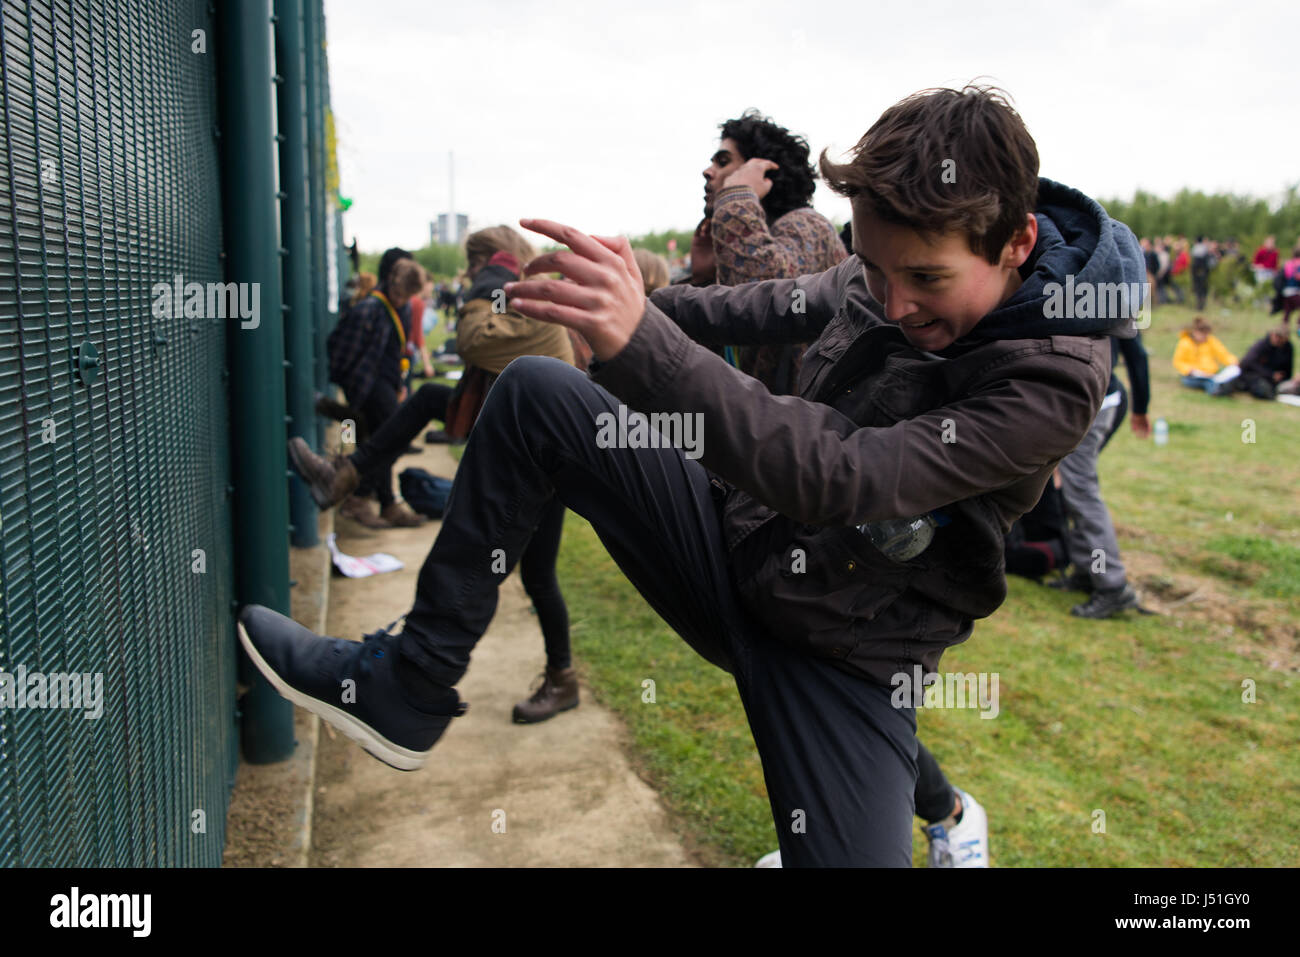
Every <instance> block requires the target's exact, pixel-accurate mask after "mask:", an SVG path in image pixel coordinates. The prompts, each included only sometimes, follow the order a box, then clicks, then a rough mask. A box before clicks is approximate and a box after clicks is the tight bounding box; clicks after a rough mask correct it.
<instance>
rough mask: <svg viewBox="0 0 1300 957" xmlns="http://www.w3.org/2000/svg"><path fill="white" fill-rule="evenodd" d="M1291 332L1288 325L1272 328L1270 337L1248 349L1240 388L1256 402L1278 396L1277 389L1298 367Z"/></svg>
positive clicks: (1238, 386)
mask: <svg viewBox="0 0 1300 957" xmlns="http://www.w3.org/2000/svg"><path fill="white" fill-rule="evenodd" d="M1289 332H1290V330H1289V329H1288V328H1287V327H1286V326H1278V327H1276V328H1275V329H1270V330H1269V332H1268V335H1266V336H1264V338H1262V339H1260V340H1259V341H1258V342H1256V343H1255V344H1254V345H1253V346H1251V347H1250V348H1249V349H1247V350H1246V355H1245V356H1244V357H1242V360H1241V375H1240V376H1239V377H1238V378H1237V380H1236V385H1237V388H1239V389H1241V390H1242V391H1244V392H1249V393H1250V394H1251V395H1253V396H1254V397H1255V398H1257V399H1272V398H1274V397H1275V396H1276V395H1277V390H1278V386H1280V385H1281V384H1282V383H1284V382H1286V381H1287V380H1289V379H1290V378H1291V373H1292V372H1293V371H1294V367H1295V357H1294V354H1293V353H1292V350H1291V339H1290V335H1289Z"/></svg>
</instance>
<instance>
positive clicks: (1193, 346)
mask: <svg viewBox="0 0 1300 957" xmlns="http://www.w3.org/2000/svg"><path fill="white" fill-rule="evenodd" d="M1174 368H1175V369H1177V370H1178V374H1179V375H1180V376H1182V377H1183V378H1182V383H1183V385H1185V386H1187V387H1188V388H1189V389H1203V390H1205V392H1206V393H1208V394H1209V395H1219V396H1222V395H1232V393H1233V391H1234V387H1233V384H1232V380H1233V379H1235V378H1236V377H1237V374H1238V373H1239V372H1240V371H1241V370H1240V369H1239V368H1238V367H1237V357H1236V356H1234V355H1233V354H1232V353H1231V352H1229V351H1228V348H1227V346H1225V345H1224V344H1223V343H1222V342H1220V341H1219V337H1218V336H1216V335H1214V330H1213V329H1212V327H1211V326H1210V324H1209V323H1208V322H1206V321H1205V317H1203V316H1197V317H1196V318H1195V319H1194V320H1192V324H1191V325H1190V326H1188V327H1187V328H1186V329H1184V330H1183V331H1182V332H1181V333H1180V334H1179V336H1178V345H1177V346H1175V347H1174Z"/></svg>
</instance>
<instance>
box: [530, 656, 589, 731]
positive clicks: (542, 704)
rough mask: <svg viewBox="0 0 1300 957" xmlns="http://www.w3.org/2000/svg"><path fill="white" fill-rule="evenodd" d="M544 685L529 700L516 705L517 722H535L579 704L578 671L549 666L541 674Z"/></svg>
mask: <svg viewBox="0 0 1300 957" xmlns="http://www.w3.org/2000/svg"><path fill="white" fill-rule="evenodd" d="M540 677H541V679H542V686H541V687H540V688H538V689H537V690H536V691H534V692H533V696H532V697H531V698H529V699H528V700H527V701H520V702H519V703H518V704H516V705H515V711H514V717H515V724H534V723H536V722H538V721H545V720H546V719H547V718H553V717H555V716H556V715H557V714H559V713H560V712H561V711H568V710H569V709H570V708H576V707H577V706H578V671H577V669H576V668H564V669H562V670H560V671H556V670H554V669H552V668H549V667H548V668H547V669H546V670H545V671H544V672H542V674H541V676H540Z"/></svg>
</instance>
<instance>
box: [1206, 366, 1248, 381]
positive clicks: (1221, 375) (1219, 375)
mask: <svg viewBox="0 0 1300 957" xmlns="http://www.w3.org/2000/svg"><path fill="white" fill-rule="evenodd" d="M1239 375H1241V366H1224V367H1223V368H1222V369H1220V370H1219V371H1218V372H1216V373H1215V374H1214V375H1213V376H1211V377H1210V378H1212V379H1213V380H1214V381H1215V382H1220V383H1222V382H1227V381H1229V380H1231V379H1235V378H1237V376H1239Z"/></svg>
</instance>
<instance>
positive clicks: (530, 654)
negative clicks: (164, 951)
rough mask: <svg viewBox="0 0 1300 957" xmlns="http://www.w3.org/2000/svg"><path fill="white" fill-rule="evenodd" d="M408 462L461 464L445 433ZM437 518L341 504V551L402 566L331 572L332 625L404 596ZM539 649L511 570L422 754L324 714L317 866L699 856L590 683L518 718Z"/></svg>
mask: <svg viewBox="0 0 1300 957" xmlns="http://www.w3.org/2000/svg"><path fill="white" fill-rule="evenodd" d="M412 465H414V466H418V467H420V468H423V469H426V470H427V471H429V472H432V473H434V474H435V475H445V476H451V475H453V474H454V471H455V462H454V460H453V459H452V458H451V456H450V455H449V454H448V452H447V449H446V446H433V447H429V448H426V449H425V450H424V452H423V453H421V454H420V455H418V456H417V455H408V456H403V457H402V458H401V459H399V460H398V463H397V466H396V468H395V470H394V475H395V476H396V474H397V473H398V472H400V471H401V470H402V469H404V468H407V467H408V466H412ZM394 481H396V479H394ZM437 528H438V523H429V524H426V525H424V526H422V527H421V528H416V529H385V530H382V531H374V530H370V529H366V528H362V527H360V526H358V525H356V524H354V523H353V522H350V521H349V520H347V519H345V518H338V519H337V529H338V534H339V546H340V547H341V548H342V549H343V551H344V552H346V553H348V554H350V555H368V554H371V553H372V552H388V553H389V554H391V555H396V556H397V557H398V558H400V559H401V560H402V561H403V562H404V563H405V565H406V567H405V568H404V569H403V570H401V571H398V572H392V573H389V574H386V575H379V576H375V577H373V578H367V579H358V580H349V579H345V578H341V577H337V576H336V577H335V578H334V580H333V582H332V583H331V585H330V608H329V616H328V626H327V627H328V633H329V634H331V635H338V636H342V637H347V638H359V637H360V636H361V635H362V634H364V633H365V632H368V631H373V630H374V629H375V628H378V627H381V626H383V625H386V624H387V623H388V622H390V621H392V620H393V619H394V618H397V617H398V616H399V615H401V614H402V613H403V612H405V611H406V610H408V609H409V608H410V605H411V601H412V599H413V597H414V595H415V581H416V577H417V575H418V573H419V569H420V564H421V563H422V562H423V561H424V558H425V555H426V554H427V553H428V550H429V546H430V544H431V543H432V542H433V540H434V537H435V536H436V532H437ZM544 660H545V656H544V654H543V650H542V635H541V631H540V629H539V628H538V626H537V618H536V616H535V615H534V614H533V613H532V609H531V605H530V604H529V602H528V599H527V596H526V595H525V594H524V591H523V588H522V586H521V585H520V583H519V576H518V573H517V572H516V573H515V574H513V575H511V576H510V578H509V579H508V580H507V581H506V583H505V585H504V587H503V588H502V589H501V597H500V604H499V606H498V609H497V615H496V618H495V619H494V620H493V622H492V626H491V628H490V629H489V630H488V632H487V634H486V635H485V636H484V637H483V639H482V641H480V643H479V645H478V647H477V648H476V649H475V652H474V659H473V662H472V663H471V665H470V669H469V672H468V673H467V674H466V676H465V678H464V680H463V681H462V682H461V684H460V685H459V690H460V694H461V697H462V698H463V699H464V700H465V701H468V702H469V703H470V710H469V713H468V714H466V715H465V716H464V717H462V718H457V719H456V720H455V721H454V722H453V723H452V725H451V727H450V728H449V729H448V731H447V734H446V735H445V736H444V737H443V739H442V740H441V741H439V742H438V744H437V746H436V748H435V749H434V752H433V758H432V759H431V760H430V762H429V764H428V765H427V766H426V767H425V768H423V769H422V770H420V771H415V772H410V773H406V772H401V771H394V770H392V769H391V768H389V767H387V766H386V765H384V764H382V763H380V762H379V761H377V760H375V759H374V758H372V757H370V755H368V754H366V753H365V752H364V751H362V750H361V749H360V748H358V747H357V746H356V745H354V744H352V743H351V742H350V741H348V740H347V739H346V738H344V737H343V736H342V735H340V734H336V733H332V729H330V728H328V727H327V726H324V725H322V732H321V735H320V754H319V758H318V765H317V774H316V795H315V826H314V829H313V839H312V850H311V864H312V866H316V867H372V866H374V867H393V866H399V867H400V866H420V867H429V866H434V867H474V866H497V867H529V866H542V867H575V866H578V867H582V866H586V867H599V866H691V865H692V864H693V861H692V860H691V859H690V858H689V856H688V855H687V853H686V851H685V850H684V849H683V847H682V845H681V843H680V841H679V840H678V839H677V838H676V837H675V836H674V834H673V832H672V829H671V827H670V826H669V824H668V821H667V818H666V816H665V812H664V810H663V808H662V806H661V805H660V803H659V800H658V797H657V796H656V795H655V793H654V792H653V791H652V790H651V789H650V788H649V787H648V786H647V785H646V784H645V783H644V782H643V781H641V779H640V778H638V777H637V776H636V774H635V773H634V772H633V771H632V769H631V766H630V765H629V763H628V761H627V759H626V757H625V756H624V750H623V746H624V741H625V739H624V734H625V732H624V730H623V728H622V726H621V725H620V724H619V722H618V721H617V720H616V719H615V718H614V716H613V715H612V714H611V713H610V712H608V711H606V710H604V709H603V708H601V707H600V706H599V705H597V704H596V703H595V702H594V701H593V700H592V697H591V695H590V693H589V692H588V691H587V689H586V688H585V687H584V688H583V698H582V703H581V705H580V706H579V707H578V708H576V709H575V710H573V711H568V712H565V713H564V714H561V715H558V716H556V717H555V718H552V719H551V720H550V721H546V722H543V723H542V724H538V725H516V724H514V723H512V721H511V719H510V711H511V708H512V706H513V705H514V702H515V701H517V700H519V699H520V698H523V697H526V696H527V692H528V689H529V687H530V682H531V681H532V680H533V678H534V677H535V676H536V675H537V674H538V673H539V672H540V671H541V670H542V666H543V664H544ZM577 663H578V667H579V671H581V660H580V659H579V660H578V662H577Z"/></svg>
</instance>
